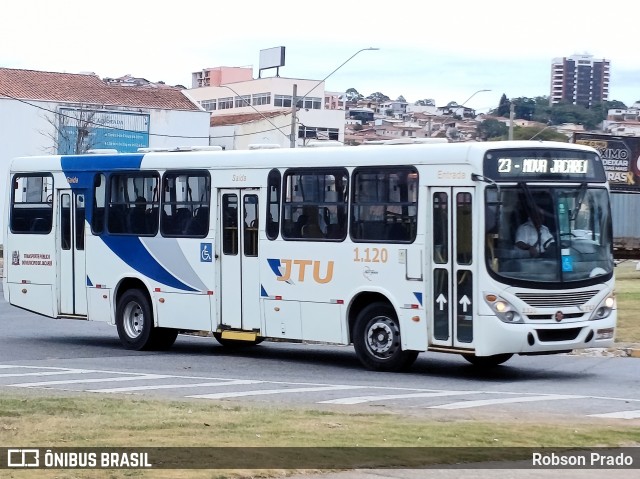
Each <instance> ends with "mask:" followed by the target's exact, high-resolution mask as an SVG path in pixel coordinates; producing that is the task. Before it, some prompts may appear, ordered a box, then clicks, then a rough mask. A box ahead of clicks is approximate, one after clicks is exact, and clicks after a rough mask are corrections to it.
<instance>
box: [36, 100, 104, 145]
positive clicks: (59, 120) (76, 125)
mask: <svg viewBox="0 0 640 479" xmlns="http://www.w3.org/2000/svg"><path fill="white" fill-rule="evenodd" d="M97 108H98V107H97V106H93V105H87V104H79V105H78V106H76V107H75V108H64V109H60V110H58V111H57V112H55V113H54V114H53V116H46V117H45V119H46V121H47V123H49V124H50V125H51V126H52V127H53V129H52V131H46V132H42V131H41V132H40V133H41V134H43V135H45V136H48V137H49V138H50V139H51V140H52V141H53V146H52V147H51V153H53V154H58V155H74V154H75V155H79V154H82V153H86V152H87V151H89V150H91V149H93V148H95V146H96V136H95V129H96V127H101V126H104V125H102V124H101V123H100V122H98V121H97V118H96V117H97Z"/></svg>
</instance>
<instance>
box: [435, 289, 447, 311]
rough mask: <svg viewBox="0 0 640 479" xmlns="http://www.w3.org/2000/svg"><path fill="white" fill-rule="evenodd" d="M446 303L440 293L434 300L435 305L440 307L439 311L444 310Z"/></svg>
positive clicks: (445, 299)
mask: <svg viewBox="0 0 640 479" xmlns="http://www.w3.org/2000/svg"><path fill="white" fill-rule="evenodd" d="M446 302H447V298H445V297H444V296H443V295H442V293H440V296H438V297H437V298H436V303H438V304H439V305H440V311H442V310H443V309H444V305H445V304H446Z"/></svg>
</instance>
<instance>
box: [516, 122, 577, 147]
mask: <svg viewBox="0 0 640 479" xmlns="http://www.w3.org/2000/svg"><path fill="white" fill-rule="evenodd" d="M513 139H514V140H531V139H535V140H536V141H561V142H564V143H567V142H568V141H569V138H568V137H567V135H565V134H564V133H559V132H557V131H555V130H554V129H553V128H549V127H548V126H545V127H543V128H540V127H537V126H516V127H515V128H514V129H513Z"/></svg>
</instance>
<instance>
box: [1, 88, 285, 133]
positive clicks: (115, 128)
mask: <svg viewBox="0 0 640 479" xmlns="http://www.w3.org/2000/svg"><path fill="white" fill-rule="evenodd" d="M0 95H2V96H4V97H6V98H10V99H12V100H15V101H18V102H20V103H24V104H25V105H28V106H30V107H33V108H36V109H38V110H43V111H46V112H47V113H52V114H54V115H56V116H59V117H63V118H69V119H71V120H76V121H77V120H78V118H76V117H73V116H70V115H65V114H64V113H61V112H59V111H55V110H51V109H49V108H45V107H43V106H40V105H36V104H34V103H31V102H29V101H27V100H23V99H21V98H16V97H14V96H12V95H9V94H7V93H3V92H0ZM114 113H118V112H117V111H116V112H114ZM126 113H129V112H126ZM85 123H86V124H87V125H95V126H99V127H101V128H105V129H109V130H114V131H122V132H126V133H139V131H136V130H128V129H126V128H118V127H115V126H109V125H104V124H102V123H97V122H93V121H90V120H86V121H85ZM272 124H273V123H272ZM274 126H275V125H274ZM274 130H279V131H280V128H278V127H275V128H271V129H269V130H262V131H256V132H252V133H241V134H234V135H220V136H186V135H168V134H162V133H150V132H149V133H147V134H148V135H149V136H153V137H159V138H180V139H188V140H210V139H219V138H234V137H238V136H250V135H258V134H261V133H268V132H271V131H274Z"/></svg>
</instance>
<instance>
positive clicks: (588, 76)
mask: <svg viewBox="0 0 640 479" xmlns="http://www.w3.org/2000/svg"><path fill="white" fill-rule="evenodd" d="M609 64H610V62H609V60H605V59H604V58H602V59H594V58H593V56H592V55H573V56H570V57H564V58H554V59H553V62H552V63H551V95H550V99H549V104H551V105H554V104H556V103H560V102H565V103H573V104H574V105H582V106H585V107H587V108H589V107H590V106H592V105H595V104H597V103H600V102H601V101H606V100H608V99H609Z"/></svg>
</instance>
